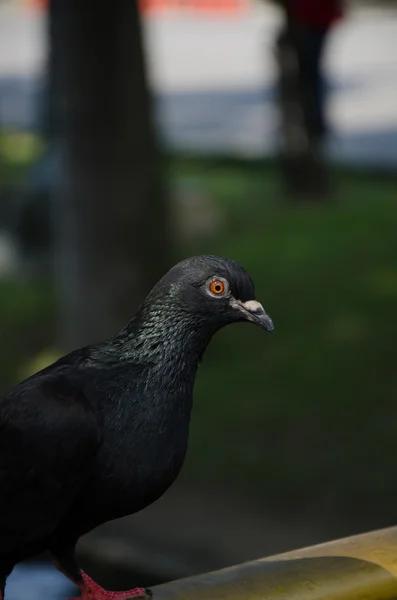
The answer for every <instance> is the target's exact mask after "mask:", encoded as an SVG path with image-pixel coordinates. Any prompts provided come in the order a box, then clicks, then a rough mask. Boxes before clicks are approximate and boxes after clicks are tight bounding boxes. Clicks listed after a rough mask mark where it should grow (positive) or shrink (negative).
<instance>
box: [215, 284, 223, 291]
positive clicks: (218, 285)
mask: <svg viewBox="0 0 397 600" xmlns="http://www.w3.org/2000/svg"><path fill="white" fill-rule="evenodd" d="M215 291H216V292H221V291H222V286H221V285H220V284H219V283H217V284H216V286H215Z"/></svg>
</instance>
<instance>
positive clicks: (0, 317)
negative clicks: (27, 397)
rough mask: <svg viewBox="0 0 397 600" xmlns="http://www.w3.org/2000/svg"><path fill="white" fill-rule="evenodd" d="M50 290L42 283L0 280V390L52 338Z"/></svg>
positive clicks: (17, 378)
mask: <svg viewBox="0 0 397 600" xmlns="http://www.w3.org/2000/svg"><path fill="white" fill-rule="evenodd" d="M54 313H55V301H54V293H53V290H52V289H51V287H50V286H49V285H47V284H43V283H32V282H25V283H21V282H16V281H9V280H2V281H1V282H0V340H1V343H0V382H1V384H0V390H1V392H4V391H5V390H7V389H8V388H10V387H11V386H12V385H14V384H15V383H16V382H17V381H20V380H21V379H22V378H23V377H24V376H25V375H26V372H25V371H26V366H27V364H28V363H29V361H30V359H31V357H32V355H33V354H35V353H36V352H38V351H39V350H41V349H42V348H45V347H46V346H48V344H49V343H50V341H51V339H52V334H53V323H54Z"/></svg>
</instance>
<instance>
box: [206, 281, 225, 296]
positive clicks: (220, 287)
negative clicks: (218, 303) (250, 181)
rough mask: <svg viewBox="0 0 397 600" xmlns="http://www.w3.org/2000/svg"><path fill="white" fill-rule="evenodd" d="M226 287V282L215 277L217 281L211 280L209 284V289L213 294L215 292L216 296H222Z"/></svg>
mask: <svg viewBox="0 0 397 600" xmlns="http://www.w3.org/2000/svg"><path fill="white" fill-rule="evenodd" d="M225 289H226V287H225V284H224V283H223V281H221V280H220V279H215V281H211V283H210V285H209V290H210V292H211V294H214V295H215V296H221V295H222V294H223V293H224V291H225Z"/></svg>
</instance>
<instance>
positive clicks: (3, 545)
mask: <svg viewBox="0 0 397 600" xmlns="http://www.w3.org/2000/svg"><path fill="white" fill-rule="evenodd" d="M213 276H216V277H223V278H225V279H227V280H228V282H229V284H230V291H231V294H232V295H233V296H234V297H235V298H239V299H241V300H243V301H245V300H250V299H253V298H254V286H253V282H252V280H251V278H250V276H249V275H248V273H247V272H246V271H245V270H244V269H243V268H242V267H240V266H239V265H238V264H237V263H235V262H233V261H231V260H228V259H222V258H219V257H214V256H201V257H194V258H191V259H188V260H186V261H183V262H181V263H179V264H178V265H176V266H175V267H174V268H173V269H171V271H169V273H167V274H166V275H165V276H164V277H163V278H162V279H161V280H160V281H159V283H158V284H157V285H156V286H155V287H154V288H153V290H152V291H151V292H150V294H149V295H148V297H147V298H146V300H145V301H144V303H143V304H142V306H141V307H140V309H139V310H138V312H137V314H136V315H135V317H134V318H133V319H132V320H131V322H130V323H129V324H128V325H127V326H126V327H125V328H124V329H123V330H122V331H121V332H120V333H119V334H118V335H116V336H115V337H114V338H112V339H110V340H107V341H106V342H103V343H101V344H97V345H95V346H91V347H86V348H83V349H80V350H77V351H75V352H72V353H71V354H69V355H67V356H65V357H64V358H62V359H60V360H59V361H57V362H56V363H54V364H53V365H51V366H50V367H48V368H46V369H44V370H43V371H41V372H40V373H38V374H36V375H34V376H33V377H30V378H29V379H27V380H26V381H24V382H23V383H21V384H20V385H18V386H17V387H15V388H14V389H13V390H12V391H11V392H10V393H9V394H8V395H7V396H5V397H4V398H3V399H2V400H1V401H0V576H1V575H3V576H6V575H7V574H8V573H9V571H10V570H11V569H12V567H13V565H14V564H15V563H16V562H18V561H20V560H22V559H24V558H27V557H29V556H31V555H33V554H35V553H37V552H40V551H42V550H45V549H50V550H51V551H52V552H53V553H54V554H55V556H57V557H58V559H59V560H60V562H61V563H62V564H63V566H64V568H66V570H68V571H69V574H70V575H71V576H73V577H74V578H75V579H78V572H77V571H76V570H74V572H71V571H73V568H72V567H70V564H72V565H74V563H73V550H74V546H75V544H76V541H77V540H78V538H79V537H80V536H81V535H83V534H84V533H86V532H88V531H89V530H90V529H92V528H93V527H96V526H97V525H99V524H101V523H103V522H105V521H108V520H110V519H114V518H117V517H121V516H123V515H127V514H131V513H134V512H136V511H138V510H140V509H142V508H143V507H145V506H147V505H149V504H150V503H152V502H153V501H154V500H156V499H157V498H159V496H161V494H163V492H164V491H165V490H166V489H167V488H168V487H169V486H170V485H171V484H172V482H173V481H174V480H175V478H176V476H177V475H178V473H179V470H180V468H181V466H182V463H183V460H184V457H185V454H186V449H187V441H188V431H189V422H190V413H191V408H192V397H193V385H194V378H195V373H196V369H197V365H198V362H199V360H200V358H201V356H202V354H203V352H204V350H205V348H206V346H207V344H208V343H209V341H210V339H211V337H212V335H213V334H214V333H215V332H216V331H217V329H219V328H220V327H222V326H224V325H226V324H227V323H230V322H232V321H236V320H241V318H240V317H241V316H240V315H239V314H236V311H235V310H234V311H233V310H231V309H230V306H229V304H228V303H227V302H226V301H223V300H219V299H214V298H211V297H210V296H209V295H208V294H207V293H206V292H205V290H204V286H205V284H206V281H207V280H208V278H209V277H213ZM65 565H69V566H68V567H65ZM0 597H1V596H0Z"/></svg>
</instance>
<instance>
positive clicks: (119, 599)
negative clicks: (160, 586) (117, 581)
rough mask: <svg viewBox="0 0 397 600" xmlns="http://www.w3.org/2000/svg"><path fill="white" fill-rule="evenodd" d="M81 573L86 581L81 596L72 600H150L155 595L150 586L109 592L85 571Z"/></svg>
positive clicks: (82, 586)
mask: <svg viewBox="0 0 397 600" xmlns="http://www.w3.org/2000/svg"><path fill="white" fill-rule="evenodd" d="M81 575H82V577H83V581H84V583H83V584H82V585H81V586H80V587H81V596H80V598H71V599H70V600H138V599H139V600H140V599H143V600H149V599H150V598H151V597H152V596H153V594H152V592H151V590H149V589H148V588H134V589H133V590H128V591H127V592H109V591H107V590H104V589H103V588H102V587H101V586H99V585H98V584H97V583H95V581H93V580H92V579H91V577H88V575H87V574H86V573H84V571H82V572H81Z"/></svg>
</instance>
